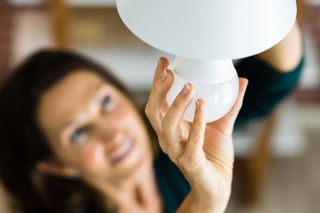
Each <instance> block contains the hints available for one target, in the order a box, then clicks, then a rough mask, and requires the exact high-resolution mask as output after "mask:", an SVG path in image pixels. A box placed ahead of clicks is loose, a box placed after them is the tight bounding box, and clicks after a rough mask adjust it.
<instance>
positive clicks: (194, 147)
mask: <svg viewBox="0 0 320 213" xmlns="http://www.w3.org/2000/svg"><path fill="white" fill-rule="evenodd" d="M168 65H169V64H168V61H167V60H166V59H165V58H161V60H160V61H159V64H158V67H157V70H156V73H155V79H154V84H153V85H154V86H153V90H152V93H151V95H150V98H149V101H148V104H147V107H146V113H147V115H148V117H149V119H150V121H151V123H152V125H153V127H154V129H155V130H156V133H157V135H158V138H159V142H160V146H161V148H162V150H163V151H164V152H165V153H166V154H168V156H169V158H170V159H171V160H172V161H173V162H174V163H175V165H176V166H178V168H179V169H180V170H181V171H182V173H183V175H182V174H181V173H180V172H179V170H178V169H177V168H176V167H175V165H173V164H172V163H171V162H170V160H168V157H167V156H166V155H164V154H163V153H161V154H160V155H159V156H158V159H157V160H156V161H155V166H154V169H155V171H154V170H153V157H156V156H155V155H154V154H153V153H152V147H151V139H150V134H148V131H147V127H146V124H145V123H144V121H143V119H142V116H141V115H140V114H139V111H138V109H137V107H136V105H135V104H134V101H133V100H132V98H131V97H132V96H131V95H130V94H129V92H128V91H127V90H125V88H124V87H123V86H122V85H121V84H120V83H119V82H118V81H117V80H116V79H115V78H113V77H112V76H111V75H110V74H109V73H108V72H106V71H105V70H104V69H103V68H101V67H100V66H98V65H96V64H94V63H92V62H90V61H88V60H87V59H85V58H82V57H80V56H77V55H75V54H72V53H68V52H57V51H42V52H39V53H37V54H35V55H33V56H31V58H29V59H28V60H27V61H26V62H25V63H24V64H23V65H22V66H20V67H19V68H18V69H17V70H16V72H15V73H14V75H13V76H12V77H11V78H10V79H9V81H7V82H6V84H5V85H4V86H3V87H2V89H1V96H0V97H1V110H0V111H1V121H2V122H1V128H0V129H1V154H0V156H1V160H0V163H1V166H0V168H1V179H2V180H3V182H4V184H5V186H6V187H7V189H8V191H9V192H11V193H12V195H13V196H14V197H15V198H16V199H17V201H18V202H19V204H20V206H21V207H22V208H23V209H24V210H25V211H26V212H35V211H42V212H48V211H49V210H52V211H53V212H83V211H87V212H100V211H101V212H103V211H106V212H112V211H117V212H161V211H166V212H172V211H175V210H176V209H177V207H179V210H178V211H181V212H199V211H200V210H201V212H213V210H215V211H216V212H222V211H223V210H224V209H225V207H226V204H227V201H228V198H229V195H230V185H231V179H232V165H233V149H232V139H231V133H232V126H233V123H234V121H235V119H236V116H237V113H238V111H239V109H240V106H241V102H242V98H243V95H244V90H245V87H246V80H241V81H240V85H241V86H240V94H239V97H238V100H237V103H236V105H235V106H234V108H233V110H232V111H231V112H230V113H229V114H228V115H226V116H225V117H224V118H223V119H221V120H220V121H219V122H216V123H213V124H210V125H208V126H207V130H206V133H205V123H204V118H205V113H204V107H205V104H204V103H203V102H202V101H201V100H200V101H198V107H197V108H198V109H197V111H196V116H195V121H194V122H193V123H192V124H190V123H186V122H182V121H181V119H182V117H183V113H184V110H185V108H186V107H187V106H188V104H189V103H190V101H191V99H192V96H193V89H192V85H186V86H185V88H184V89H183V90H182V92H181V94H180V95H179V96H178V97H177V99H176V102H175V104H173V106H172V107H171V108H168V107H167V106H166V104H165V96H166V93H167V92H168V90H169V88H170V86H171V84H172V82H173V74H172V72H171V71H170V70H167V67H168ZM180 123H181V125H180ZM178 130H181V131H178ZM189 131H190V134H189V133H188V132H189ZM202 147H203V149H202ZM168 174H170V175H172V176H174V179H172V178H167V177H166V175H168ZM184 177H185V178H186V180H187V182H188V184H185V185H186V186H187V185H190V187H191V190H190V192H189V189H183V190H184V191H183V192H179V191H176V189H171V192H170V191H169V192H168V191H166V189H165V187H170V184H168V183H165V181H172V180H174V181H177V184H182V182H183V181H184V182H185V181H186V180H185V179H184ZM175 193H180V194H178V195H175ZM167 195H168V196H171V197H168V196H167ZM185 196H186V198H185ZM166 199H178V200H179V201H176V202H175V203H173V204H172V200H171V201H170V200H169V201H168V200H166ZM182 200H183V203H182V204H181V205H180V202H181V201H182ZM170 202H171V203H170ZM179 205H180V206H179ZM186 209H188V211H186Z"/></svg>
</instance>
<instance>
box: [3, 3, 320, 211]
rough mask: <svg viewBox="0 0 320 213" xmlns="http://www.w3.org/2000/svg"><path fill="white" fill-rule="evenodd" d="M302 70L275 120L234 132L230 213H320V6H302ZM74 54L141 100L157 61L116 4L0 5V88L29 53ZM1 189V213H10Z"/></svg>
mask: <svg viewBox="0 0 320 213" xmlns="http://www.w3.org/2000/svg"><path fill="white" fill-rule="evenodd" d="M298 5H299V17H298V18H299V22H300V25H301V27H302V30H303V34H304V43H305V55H306V65H305V70H304V74H303V77H302V79H301V81H300V86H299V88H298V89H297V90H296V91H295V93H294V94H293V95H292V96H291V97H290V98H289V99H287V100H286V101H285V102H284V103H283V104H282V105H281V106H280V107H279V108H278V109H277V110H276V111H275V112H274V113H273V114H272V115H270V116H269V117H268V118H266V119H264V120H262V121H256V122H252V123H250V124H248V125H247V126H244V127H242V128H241V129H237V130H236V132H235V135H234V140H235V142H234V143H235V148H236V156H237V161H236V169H235V177H234V190H233V194H232V198H231V201H230V205H229V207H228V209H227V211H226V212H227V213H233V212H234V213H235V212H236V213H241V212H245V213H255V212H257V213H258V212H259V213H260V212H263V213H264V212H266V213H269V212H270V213H271V212H272V213H278V212H279V213H282V212H290V213H318V212H320V166H319V165H320V143H319V142H320V69H319V65H320V64H319V62H320V0H299V1H298ZM44 47H53V48H61V49H73V50H76V51H79V52H81V53H83V54H85V55H87V56H89V57H90V58H92V59H95V60H96V61H98V62H100V63H101V64H103V65H105V66H107V67H109V68H111V70H113V72H114V73H115V75H117V76H118V77H119V78H120V79H122V80H123V81H124V82H125V83H126V85H127V86H128V87H129V88H131V89H132V90H134V91H135V92H137V94H139V97H141V101H142V102H144V101H146V98H147V97H148V93H149V90H150V86H151V82H152V76H153V72H154V69H155V66H156V62H157V60H158V58H159V56H167V57H168V58H169V59H171V58H172V56H170V55H167V54H165V53H162V52H160V51H158V50H155V49H153V48H151V47H149V46H147V45H146V44H144V43H143V42H141V41H140V40H138V39H137V38H136V37H135V36H133V35H132V34H131V33H130V32H129V31H128V30H127V29H126V27H125V26H124V25H123V23H122V22H121V20H120V18H119V16H118V13H117V11H116V9H115V0H1V1H0V83H1V81H3V80H4V79H5V78H6V76H7V75H8V73H9V72H10V68H11V67H13V66H15V65H16V64H17V63H19V62H20V61H21V60H23V59H24V58H25V57H26V56H28V55H29V54H31V53H32V52H34V51H36V50H38V49H40V48H44ZM7 199H8V196H6V193H5V192H4V190H3V189H2V188H1V187H0V212H1V213H6V212H11V211H10V210H9V209H8V207H7V205H6V204H7Z"/></svg>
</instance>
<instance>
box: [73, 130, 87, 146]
mask: <svg viewBox="0 0 320 213" xmlns="http://www.w3.org/2000/svg"><path fill="white" fill-rule="evenodd" d="M87 138H88V130H87V129H86V128H79V129H76V130H75V131H74V132H73V133H72V135H71V137H70V141H71V143H72V144H77V143H83V142H84V141H85V140H86V139H87Z"/></svg>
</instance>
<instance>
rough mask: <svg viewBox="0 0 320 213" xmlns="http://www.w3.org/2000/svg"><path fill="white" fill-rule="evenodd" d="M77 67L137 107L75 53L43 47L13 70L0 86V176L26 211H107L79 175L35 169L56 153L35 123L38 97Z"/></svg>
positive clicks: (117, 84)
mask: <svg viewBox="0 0 320 213" xmlns="http://www.w3.org/2000/svg"><path fill="white" fill-rule="evenodd" d="M79 69H83V70H88V71H90V72H93V73H95V74H97V75H99V76H100V77H101V78H103V79H104V80H105V81H106V82H108V83H110V84H112V85H113V86H114V87H115V88H117V89H118V90H119V91H121V92H122V93H123V94H125V95H126V96H127V97H128V98H129V99H130V100H131V101H132V102H133V103H134V104H135V105H136V107H137V109H138V106H137V102H136V101H135V100H134V98H133V97H134V96H133V95H132V94H131V93H130V92H129V91H128V90H127V89H126V88H125V87H124V86H123V85H122V84H121V83H120V82H119V81H118V80H117V79H116V78H115V77H113V76H112V75H111V74H110V72H109V71H108V70H107V69H105V68H104V67H102V66H100V65H98V64H96V63H94V62H92V61H90V60H88V59H86V58H85V57H82V56H80V55H78V54H75V53H72V52H67V51H57V50H42V51H40V52H37V53H35V54H33V55H32V56H31V57H29V58H28V59H27V60H26V61H25V62H24V63H23V64H21V65H20V66H19V67H17V68H16V69H15V70H14V71H12V76H11V77H10V78H9V79H8V80H7V81H6V82H5V83H4V84H3V85H2V86H1V88H0V178H1V180H2V182H3V183H4V185H5V187H6V189H7V190H8V191H9V192H10V193H11V194H12V196H13V197H14V198H15V200H16V201H17V203H18V204H19V206H20V207H21V208H22V209H24V210H27V209H30V210H31V209H32V210H33V211H34V210H36V209H39V210H41V209H51V210H53V212H55V211H57V212H77V211H78V210H79V211H80V210H83V208H88V207H89V208H90V212H106V211H104V210H103V209H104V208H103V206H104V204H103V203H102V199H101V197H102V196H101V195H100V194H99V193H98V192H97V191H96V190H94V189H93V188H91V187H89V186H88V185H86V184H85V183H84V182H82V181H81V180H77V179H68V178H63V177H54V176H49V175H43V174H39V173H38V172H37V171H36V168H35V167H36V163H37V162H39V161H40V160H46V159H50V158H52V157H54V154H53V151H52V150H51V149H50V147H49V144H48V142H47V141H46V138H45V137H44V135H43V133H42V131H41V129H40V128H39V126H38V124H37V122H36V113H37V108H38V104H39V100H40V98H41V96H42V95H43V93H44V92H45V91H47V90H48V89H49V88H51V87H52V86H54V85H55V84H56V83H57V82H58V81H59V80H61V79H63V78H64V77H65V76H66V75H67V74H69V73H71V72H74V71H76V70H79ZM140 109H141V107H140ZM139 111H140V112H141V110H139ZM143 115H144V113H142V116H143ZM143 118H144V120H145V121H146V119H145V116H143ZM146 122H147V121H146ZM146 126H147V127H148V130H149V132H150V133H151V134H153V133H152V130H151V129H150V128H149V127H150V125H149V124H147V123H146Z"/></svg>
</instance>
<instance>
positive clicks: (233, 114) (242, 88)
mask: <svg viewBox="0 0 320 213" xmlns="http://www.w3.org/2000/svg"><path fill="white" fill-rule="evenodd" d="M248 83H249V82H248V79H246V78H239V94H238V97H237V100H236V102H235V104H234V105H233V107H232V108H231V110H230V111H229V112H228V113H227V115H226V116H229V117H230V118H232V119H233V120H236V118H237V116H238V114H239V111H240V109H241V107H242V104H243V99H244V95H245V92H246V89H247V86H248Z"/></svg>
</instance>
